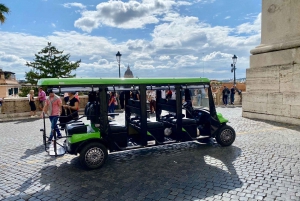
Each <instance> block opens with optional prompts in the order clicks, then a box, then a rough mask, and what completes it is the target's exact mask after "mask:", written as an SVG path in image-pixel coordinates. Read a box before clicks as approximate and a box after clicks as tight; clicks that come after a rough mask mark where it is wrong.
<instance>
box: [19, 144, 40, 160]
mask: <svg viewBox="0 0 300 201" xmlns="http://www.w3.org/2000/svg"><path fill="white" fill-rule="evenodd" d="M42 152H45V146H44V144H41V145H40V146H38V147H36V148H34V149H26V151H25V152H24V155H23V156H21V158H20V159H25V158H28V157H29V156H32V155H37V154H39V153H42Z"/></svg>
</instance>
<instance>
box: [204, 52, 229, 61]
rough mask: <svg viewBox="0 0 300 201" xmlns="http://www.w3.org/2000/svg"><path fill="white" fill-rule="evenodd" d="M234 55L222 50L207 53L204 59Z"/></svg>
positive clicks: (221, 58) (220, 58)
mask: <svg viewBox="0 0 300 201" xmlns="http://www.w3.org/2000/svg"><path fill="white" fill-rule="evenodd" d="M231 57H232V54H227V53H222V52H220V51H217V52H212V53H210V54H208V55H206V56H205V57H204V58H203V61H210V60H223V59H226V60H227V59H229V58H231Z"/></svg>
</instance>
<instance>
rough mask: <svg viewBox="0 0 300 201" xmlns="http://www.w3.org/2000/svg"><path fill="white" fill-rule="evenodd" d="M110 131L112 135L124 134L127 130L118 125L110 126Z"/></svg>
mask: <svg viewBox="0 0 300 201" xmlns="http://www.w3.org/2000/svg"><path fill="white" fill-rule="evenodd" d="M109 126H110V131H111V132H112V133H124V132H127V128H126V126H122V125H119V124H110V125H109Z"/></svg>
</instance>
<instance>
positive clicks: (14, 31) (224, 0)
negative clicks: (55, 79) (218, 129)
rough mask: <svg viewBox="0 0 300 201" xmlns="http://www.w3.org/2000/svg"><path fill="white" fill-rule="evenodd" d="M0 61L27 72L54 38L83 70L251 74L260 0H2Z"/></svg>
mask: <svg viewBox="0 0 300 201" xmlns="http://www.w3.org/2000/svg"><path fill="white" fill-rule="evenodd" d="M0 3H3V4H5V5H6V6H7V7H9V9H10V11H11V12H10V13H9V14H8V15H6V18H7V20H6V22H5V23H4V24H0V68H1V69H2V70H5V71H12V72H14V73H16V77H17V79H19V80H22V79H24V77H25V72H28V71H29V70H30V68H29V67H27V66H26V65H25V64H26V62H32V61H33V60H34V58H35V54H37V53H38V52H39V51H40V50H41V49H43V48H44V47H45V46H47V43H48V42H51V44H52V45H54V46H55V47H56V48H57V49H58V50H63V51H64V54H70V55H71V56H70V61H76V60H79V59H81V64H80V67H79V68H78V69H77V70H76V72H75V73H76V76H77V77H118V76H119V66H118V62H117V60H116V54H117V52H118V51H120V53H121V54H122V57H121V62H120V66H121V75H122V76H123V75H124V72H125V71H126V69H127V66H128V65H129V66H130V69H131V70H132V72H133V75H134V76H135V77H140V78H142V77H207V78H209V79H232V78H233V73H231V63H232V56H233V55H234V54H235V55H236V56H237V57H238V59H237V63H236V77H237V78H245V77H246V69H247V68H249V57H250V50H251V49H253V48H255V47H256V46H258V45H260V42H261V38H260V37H261V36H260V32H261V31H260V30H261V0H250V1H249V0H230V1H229V0H189V1H187V0H128V1H116V0H106V1H101V0H97V1H96V0H77V1H76V0H75V1H72V0H30V1H24V0H0Z"/></svg>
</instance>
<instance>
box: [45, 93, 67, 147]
mask: <svg viewBox="0 0 300 201" xmlns="http://www.w3.org/2000/svg"><path fill="white" fill-rule="evenodd" d="M48 93H49V97H48V98H47V99H46V101H45V106H44V108H43V112H44V113H47V112H48V115H49V120H50V122H51V131H50V136H49V138H48V143H51V141H52V138H53V134H54V132H56V133H57V137H58V138H61V137H62V136H61V133H60V130H59V129H58V126H57V120H58V118H59V116H60V114H61V106H62V102H61V99H60V97H59V96H57V95H55V94H54V92H53V90H52V89H50V90H48ZM42 115H43V113H42Z"/></svg>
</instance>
